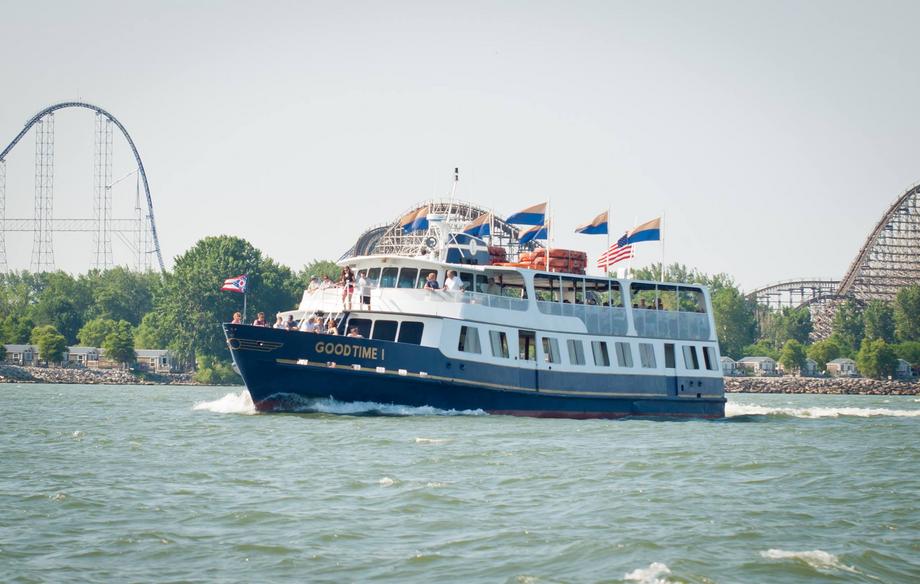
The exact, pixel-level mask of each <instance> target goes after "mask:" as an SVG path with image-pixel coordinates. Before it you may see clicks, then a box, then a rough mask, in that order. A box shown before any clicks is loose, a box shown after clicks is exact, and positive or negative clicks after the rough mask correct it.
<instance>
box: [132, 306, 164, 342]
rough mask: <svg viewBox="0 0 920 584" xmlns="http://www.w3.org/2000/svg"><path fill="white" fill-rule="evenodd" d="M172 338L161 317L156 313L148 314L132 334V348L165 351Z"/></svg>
mask: <svg viewBox="0 0 920 584" xmlns="http://www.w3.org/2000/svg"><path fill="white" fill-rule="evenodd" d="M171 338H172V335H171V334H170V331H169V329H167V328H166V326H165V324H164V322H163V316H162V315H161V314H160V313H159V312H156V311H153V312H148V313H147V314H145V315H144V318H143V319H142V320H141V324H140V325H139V326H138V327H137V330H136V331H135V333H134V347H135V348H137V349H166V348H168V347H169V341H170V339H171Z"/></svg>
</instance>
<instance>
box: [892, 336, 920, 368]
mask: <svg viewBox="0 0 920 584" xmlns="http://www.w3.org/2000/svg"><path fill="white" fill-rule="evenodd" d="M891 348H892V349H894V352H895V354H896V355H897V356H898V358H899V359H904V360H905V361H907V362H908V363H910V364H911V365H914V366H917V365H920V341H904V342H903V343H898V344H897V345H892V346H891Z"/></svg>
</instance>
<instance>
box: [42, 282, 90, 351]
mask: <svg viewBox="0 0 920 584" xmlns="http://www.w3.org/2000/svg"><path fill="white" fill-rule="evenodd" d="M37 281H38V283H37V285H38V287H39V292H38V297H37V299H36V301H35V303H34V304H32V305H31V306H30V308H29V317H30V318H31V319H32V320H33V321H35V323H36V324H38V325H46V324H50V325H53V326H54V328H56V329H57V330H58V332H60V334H62V335H64V337H65V338H66V339H67V342H68V343H75V342H76V340H77V332H78V331H79V330H80V328H82V327H83V321H84V318H85V316H84V315H85V313H86V310H87V308H88V307H89V306H90V304H91V303H92V298H91V295H90V293H89V289H88V288H87V287H86V285H85V283H84V282H80V281H77V280H76V279H75V278H74V277H73V276H71V275H70V274H66V273H64V272H47V273H42V274H39V275H38V276H37Z"/></svg>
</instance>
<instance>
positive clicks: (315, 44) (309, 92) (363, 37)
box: [0, 0, 920, 289]
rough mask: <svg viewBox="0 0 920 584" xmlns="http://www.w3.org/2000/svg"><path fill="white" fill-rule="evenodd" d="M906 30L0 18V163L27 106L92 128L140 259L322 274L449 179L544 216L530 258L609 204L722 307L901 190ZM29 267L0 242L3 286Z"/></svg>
mask: <svg viewBox="0 0 920 584" xmlns="http://www.w3.org/2000/svg"><path fill="white" fill-rule="evenodd" d="M917 22H920V3H918V2H885V1H871V2H870V1H865V2H843V1H839V0H833V1H823V2H806V1H796V2H782V1H773V0H771V1H763V2H745V1H739V0H731V1H724V2H715V1H713V2H689V1H675V2H635V1H628V2H615V1H607V2H513V1H504V2H452V3H448V2H431V1H421V2H366V3H357V2H323V3H311V2H207V3H205V2H189V1H187V0H183V1H182V2H129V1H124V0H121V1H118V2H86V1H84V2H64V1H61V2H40V1H30V2H12V1H7V0H0V39H3V46H4V57H3V59H2V60H0V87H2V88H3V91H2V93H0V95H2V99H0V142H2V143H3V144H2V145H0V148H2V146H5V145H6V143H7V142H8V141H9V140H11V139H12V138H13V136H14V135H15V134H16V133H17V132H18V131H19V130H20V129H21V128H22V126H23V124H24V123H25V121H26V120H28V118H29V117H31V116H32V115H33V114H34V113H35V112H37V111H38V110H40V109H41V108H43V107H45V106H47V105H50V104H52V103H55V102H59V101H66V100H72V99H82V100H86V101H89V102H91V103H94V104H97V105H100V106H102V107H104V108H106V109H107V110H109V111H110V112H111V113H112V114H114V115H115V116H116V117H118V118H119V119H120V120H121V121H122V122H123V123H124V124H125V126H126V127H127V128H128V131H129V132H130V133H131V135H132V137H133V138H134V140H135V142H136V144H137V146H138V148H139V150H140V152H141V157H142V159H143V161H144V164H145V167H146V169H147V173H148V176H149V178H150V186H151V190H152V193H153V198H154V210H155V213H156V220H157V225H158V228H159V231H160V235H161V242H162V247H163V252H164V254H165V256H166V258H167V263H171V260H172V258H173V257H174V256H176V255H178V254H180V253H182V252H183V251H184V250H186V249H187V248H188V247H189V246H191V245H192V244H193V243H194V242H195V241H197V240H198V239H199V238H201V237H204V236H206V235H213V234H221V233H228V234H235V235H240V236H243V237H245V238H247V239H248V240H249V241H251V242H252V243H253V244H254V245H256V246H257V247H259V248H260V249H262V250H263V251H264V252H265V253H266V254H268V255H269V256H271V257H273V258H275V259H277V260H278V261H280V262H283V263H285V264H288V265H290V266H292V267H295V268H299V267H300V266H302V265H303V264H304V263H306V262H308V261H309V260H311V259H312V258H337V257H338V256H339V255H340V254H341V253H342V252H343V251H345V250H346V249H347V248H349V247H350V246H351V244H352V243H353V241H354V240H355V238H356V237H357V236H358V234H359V233H360V232H362V231H363V230H364V229H365V228H367V227H369V226H371V225H373V224H378V223H383V222H387V221H390V220H392V219H393V218H394V217H396V216H397V215H398V214H399V213H400V212H401V211H403V210H405V209H406V207H408V206H409V205H411V204H412V203H414V202H416V201H419V200H422V199H426V198H429V197H432V196H443V195H445V194H446V193H447V192H448V190H449V187H450V179H451V173H452V169H453V167H454V166H459V167H460V169H461V179H462V180H461V184H460V190H459V193H458V196H459V197H460V198H463V199H468V200H471V201H474V202H478V203H481V204H482V205H484V206H487V207H493V208H494V209H495V210H496V211H497V212H498V213H500V214H508V213H510V212H513V211H516V210H518V209H520V208H522V207H525V206H528V205H531V204H534V203H537V202H540V201H542V200H546V199H550V200H551V201H552V205H553V209H554V216H555V221H556V225H557V229H556V235H557V237H556V243H557V244H558V245H560V246H564V247H576V248H580V249H586V250H587V251H588V252H589V254H590V255H591V257H592V258H594V257H596V255H597V254H598V253H599V252H600V251H601V249H602V247H603V246H604V238H603V237H602V236H580V235H574V234H573V233H572V230H573V229H574V227H575V226H576V225H577V224H579V223H581V222H584V221H588V220H589V219H591V218H592V217H593V216H594V215H595V214H597V213H598V212H600V211H601V210H603V209H604V208H606V207H607V206H608V205H609V206H610V207H612V209H613V223H614V230H616V231H620V230H622V229H625V228H627V227H631V226H632V224H633V222H634V221H635V220H637V219H638V220H639V221H644V220H647V219H650V218H652V217H654V216H656V215H658V214H660V213H661V212H662V211H665V212H666V214H667V215H666V225H665V230H666V238H667V241H666V248H665V261H668V262H670V261H680V262H683V263H686V264H688V265H690V266H695V267H698V268H700V269H702V270H704V271H707V272H719V271H724V272H728V273H730V274H732V275H734V276H735V278H736V279H737V281H738V282H739V284H740V285H741V286H742V287H744V288H746V289H751V288H754V287H757V286H759V285H762V284H766V283H769V282H772V281H776V280H782V279H788V278H796V277H803V276H823V277H829V278H839V277H842V275H843V274H844V272H845V270H846V268H847V266H848V264H849V262H850V261H851V260H852V259H853V258H854V257H855V255H856V253H857V251H858V249H859V247H860V246H861V245H862V242H863V240H864V238H865V237H866V236H867V235H868V233H869V232H870V231H871V229H872V228H873V226H874V225H875V223H876V222H877V221H878V219H879V218H880V217H881V216H882V214H883V213H884V211H885V210H886V209H887V208H888V206H889V205H890V204H891V203H892V202H893V201H894V200H895V199H896V198H897V197H898V196H899V195H900V194H901V193H903V191H904V190H905V189H906V188H907V187H908V186H909V185H911V184H913V183H915V182H916V181H918V180H920V140H918V137H920V115H918V109H917V108H918V104H920V36H918V35H917V33H916V25H917ZM56 126H57V132H56V150H57V157H56V175H55V211H56V214H57V216H60V217H77V216H84V217H89V216H91V215H92V185H93V181H92V128H93V117H92V115H91V114H90V113H89V112H87V111H82V110H65V111H63V112H59V113H58V114H57V116H56ZM33 150H34V137H33V136H32V135H30V136H28V137H27V138H26V139H25V140H24V141H23V142H22V143H21V144H20V145H19V147H18V148H17V149H16V150H14V151H13V152H12V153H11V154H10V156H9V157H8V164H7V174H8V178H7V217H29V216H31V214H32V205H33V202H32V201H33V182H32V181H33V179H32V174H33V169H32V162H33V156H34V154H33ZM115 150H116V163H115V176H116V178H117V177H119V176H122V175H124V174H125V173H127V172H129V171H130V170H131V169H132V163H131V161H130V160H129V158H128V149H127V145H126V144H125V143H124V142H123V141H122V140H121V139H120V138H118V137H117V138H116V141H115ZM134 194H135V184H134V180H133V178H130V179H128V180H125V181H123V182H121V183H119V185H118V187H117V188H116V192H115V195H116V199H117V200H116V204H115V206H116V214H118V215H121V216H128V215H129V213H130V209H131V208H133V198H134ZM58 241H59V242H60V245H58V246H57V247H56V256H57V257H56V259H57V264H58V266H59V267H61V268H64V269H67V270H71V271H85V270H86V269H87V268H88V267H89V258H90V256H91V254H92V251H93V248H92V243H91V236H90V234H81V235H79V236H77V235H73V234H71V235H66V234H62V235H60V237H59V239H58ZM640 247H641V249H642V251H641V253H640V257H639V258H638V261H639V263H645V262H648V261H657V258H658V256H659V246H658V245H657V244H643V245H642V246H640ZM31 249H32V241H31V235H30V234H27V233H25V234H10V235H8V237H7V253H8V256H9V259H10V264H11V266H12V267H15V268H20V269H22V268H27V267H28V265H29V257H30V254H31ZM116 256H118V252H116ZM122 261H123V262H126V261H127V258H124V259H123V260H122ZM228 275H229V274H228Z"/></svg>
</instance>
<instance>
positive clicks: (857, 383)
mask: <svg viewBox="0 0 920 584" xmlns="http://www.w3.org/2000/svg"><path fill="white" fill-rule="evenodd" d="M725 393H799V394H817V395H920V382H918V381H902V380H892V381H887V380H879V379H864V378H862V377H846V378H841V377H726V378H725Z"/></svg>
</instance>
